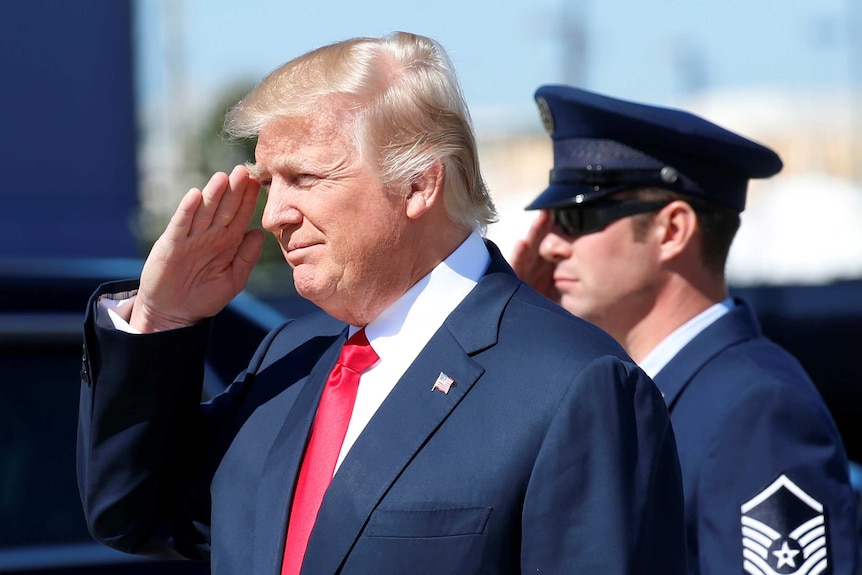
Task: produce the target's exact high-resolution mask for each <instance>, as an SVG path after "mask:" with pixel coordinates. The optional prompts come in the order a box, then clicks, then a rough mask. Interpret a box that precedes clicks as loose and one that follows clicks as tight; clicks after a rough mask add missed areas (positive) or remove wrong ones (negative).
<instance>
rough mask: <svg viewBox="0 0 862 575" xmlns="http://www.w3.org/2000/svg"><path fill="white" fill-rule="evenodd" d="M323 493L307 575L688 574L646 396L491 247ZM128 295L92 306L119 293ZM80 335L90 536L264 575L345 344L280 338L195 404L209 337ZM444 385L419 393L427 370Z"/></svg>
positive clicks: (334, 324) (284, 330) (675, 469)
mask: <svg viewBox="0 0 862 575" xmlns="http://www.w3.org/2000/svg"><path fill="white" fill-rule="evenodd" d="M489 250H490V251H491V252H492V263H491V266H490V268H489V270H488V271H487V273H486V274H485V276H484V277H483V278H482V279H481V281H480V282H479V283H478V285H477V286H476V287H475V289H474V290H473V291H472V292H471V293H470V294H469V295H468V296H467V298H466V299H465V300H464V301H463V302H462V303H461V305H460V306H459V307H458V308H457V309H456V310H455V311H453V313H452V314H450V316H449V317H448V318H447V319H446V321H445V323H444V325H443V326H442V327H441V328H440V330H439V331H438V332H437V333H436V334H435V335H434V337H433V338H432V340H431V341H430V342H429V344H428V345H427V346H426V348H425V349H424V350H423V351H422V352H421V353H420V355H419V356H418V357H417V359H416V360H415V362H414V363H413V364H412V365H411V366H410V368H409V369H408V371H407V372H406V373H405V374H404V376H403V377H402V378H401V379H400V380H399V382H398V383H397V385H396V386H395V388H394V389H393V391H392V392H391V394H390V395H389V396H388V397H387V398H386V400H385V401H384V402H383V404H382V405H381V406H380V408H379V410H378V411H377V412H376V414H375V415H374V416H373V418H372V419H371V421H370V422H369V423H368V425H367V427H366V428H365V430H364V431H363V432H362V434H361V435H360V436H359V438H358V439H357V441H356V443H355V444H354V445H353V447H352V449H351V450H350V452H349V453H348V455H347V457H346V458H345V460H344V462H343V463H342V465H341V467H340V468H339V470H338V473H337V474H336V475H335V477H334V479H333V481H332V483H331V485H330V486H329V489H328V491H327V492H326V495H325V498H324V500H323V503H322V506H321V509H320V513H319V515H318V519H317V523H316V524H315V527H314V530H313V531H312V533H311V537H310V540H309V543H308V550H307V553H306V557H305V561H304V564H303V571H302V572H303V573H305V574H333V573H361V574H369V573H373V574H375V575H381V574H387V573H392V574H395V573H399V574H403V573H411V574H417V573H429V574H431V573H434V574H438V575H439V574H447V573H452V574H469V573H493V574H506V573H553V574H559V573H589V574H595V573H603V574H623V573H627V574H628V573H643V574H659V573H660V574H670V575H673V574H680V573H684V571H685V565H684V561H685V541H684V537H685V533H684V515H683V509H682V504H683V501H682V485H681V477H680V471H679V462H678V458H677V454H676V448H675V443H674V436H673V432H672V428H671V426H670V421H669V417H668V414H667V410H666V407H665V405H664V403H663V401H662V398H661V395H660V393H659V392H658V390H657V388H656V387H655V386H654V384H653V383H652V382H651V381H650V380H649V379H648V378H647V377H646V375H645V374H643V372H642V371H641V370H640V369H639V368H638V367H637V366H635V365H634V364H633V363H632V362H631V360H630V359H629V358H628V357H627V356H626V354H625V353H624V352H623V351H622V349H621V348H620V347H619V346H618V345H617V344H616V343H615V342H613V341H612V339H611V338H610V337H609V336H608V335H607V334H605V333H604V332H602V331H600V330H599V329H597V328H595V327H593V326H591V325H590V324H587V323H586V322H583V321H581V320H579V319H576V318H574V317H573V316H571V315H570V314H568V313H567V312H565V311H564V310H562V309H561V308H559V307H557V306H556V305H553V304H552V303H550V302H549V301H548V300H546V299H545V298H543V297H541V296H540V295H539V294H537V293H536V292H534V291H533V290H532V289H530V288H529V287H527V286H526V285H525V284H524V283H522V282H520V281H519V280H518V279H517V278H516V277H515V275H514V274H513V272H512V271H511V269H510V268H509V267H508V265H507V264H506V263H505V261H504V260H503V258H502V257H501V256H500V255H499V252H497V251H496V248H494V247H493V246H491V245H490V244H489ZM133 285H134V284H128V283H127V284H114V285H108V286H103V288H101V289H100V292H99V293H112V292H119V291H123V290H125V289H128V288H130V287H133ZM92 307H93V304H92V303H91V305H90V308H91V309H90V311H89V312H88V315H89V317H88V318H87V320H86V323H85V338H86V353H85V361H86V367H87V368H88V370H89V373H90V374H91V377H90V378H88V379H89V382H87V381H85V382H84V383H83V384H82V392H81V410H80V425H79V458H78V475H79V484H80V489H81V497H82V501H83V505H84V509H85V512H86V516H87V519H88V524H89V526H90V529H91V531H92V533H93V534H94V536H95V537H96V538H97V539H99V540H101V541H103V542H105V543H106V544H108V545H111V546H113V547H115V548H118V549H122V550H125V551H128V552H133V553H143V554H147V555H152V556H156V557H177V556H179V557H189V558H197V559H205V558H208V557H210V558H211V563H212V569H213V572H214V573H226V574H227V573H231V574H238V573H242V574H249V573H265V574H271V575H277V574H278V573H279V569H280V564H281V559H282V553H283V550H284V538H285V531H286V525H287V521H288V511H289V508H290V502H291V497H292V493H293V489H294V485H295V480H296V476H297V472H298V469H299V465H300V460H301V458H302V455H303V451H304V449H305V444H306V440H307V437H308V435H309V431H310V428H311V424H312V419H313V416H314V412H315V409H316V407H317V404H318V400H319V398H320V395H321V392H322V387H323V384H324V382H325V380H326V378H327V375H328V372H329V371H330V369H331V367H332V366H333V364H334V362H335V359H336V357H337V355H338V353H339V348H340V347H341V345H342V343H343V341H344V338H345V334H346V326H345V324H343V323H341V322H339V321H336V320H334V319H333V318H331V317H329V316H326V315H324V314H313V315H309V316H304V317H302V318H300V319H297V320H295V321H291V322H289V323H287V324H286V325H284V326H282V327H281V328H279V329H277V330H275V331H274V332H273V333H271V334H269V336H268V337H267V338H266V339H265V341H264V342H263V343H262V344H261V346H260V348H259V350H258V352H257V354H256V355H255V357H254V358H253V360H252V361H251V364H250V365H249V367H248V369H247V370H246V371H245V372H244V373H243V374H241V375H240V376H239V377H238V378H237V379H236V381H235V382H234V383H233V384H232V385H231V386H230V388H229V389H228V390H227V391H226V392H225V393H224V394H222V395H220V396H218V397H216V398H215V399H213V400H212V401H210V402H208V403H205V404H203V405H201V404H200V401H199V397H200V393H201V377H202V370H203V367H202V366H203V353H204V349H205V340H206V327H205V326H194V327H190V328H185V329H180V330H174V331H169V332H164V333H157V334H148V335H129V334H126V333H121V332H118V331H113V330H104V329H101V328H98V327H97V326H96V325H95V324H94V322H93V318H92V314H93V310H92ZM441 371H442V372H445V373H446V374H448V375H449V376H450V377H452V378H453V379H454V380H455V385H454V386H453V387H452V388H451V390H450V391H449V393H448V394H443V393H441V392H440V391H432V386H433V384H434V382H435V381H436V379H437V377H438V375H439V373H440V372H441Z"/></svg>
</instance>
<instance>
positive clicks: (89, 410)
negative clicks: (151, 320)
mask: <svg viewBox="0 0 862 575" xmlns="http://www.w3.org/2000/svg"><path fill="white" fill-rule="evenodd" d="M129 287H130V285H129V284H114V285H112V286H110V287H107V288H106V287H105V286H103V288H104V290H105V291H102V292H101V293H108V292H118V291H123V290H124V289H128V288H129ZM131 287H134V286H131ZM97 297H98V294H97V295H96V296H94V298H93V299H92V300H91V302H90V307H89V310H88V313H87V317H86V320H85V344H84V362H85V375H86V377H84V378H83V380H82V384H81V396H80V406H79V422H78V464H77V471H78V485H79V490H80V495H81V500H82V503H83V506H84V512H85V515H86V519H87V523H88V527H89V529H90V532H91V533H92V535H93V536H94V537H95V538H96V539H97V540H99V541H101V542H103V543H105V544H106V545H109V546H111V547H114V548H116V549H120V550H122V551H126V552H130V553H137V554H142V555H149V556H154V557H162V558H177V557H187V558H195V559H205V558H206V557H207V556H208V554H209V548H208V527H207V525H208V523H209V500H208V493H209V491H208V489H207V488H205V487H204V486H203V485H202V482H206V481H207V478H206V477H203V476H202V474H201V470H203V469H205V468H206V462H205V461H204V458H205V457H206V455H205V454H206V453H207V449H206V448H205V447H204V446H203V445H201V438H202V437H203V435H202V434H203V433H204V432H203V428H204V427H205V422H204V421H203V417H202V414H201V411H200V401H201V391H202V384H203V373H204V357H205V348H206V341H207V336H208V324H207V323H202V324H200V325H196V326H193V327H189V328H185V329H178V330H172V331H167V332H162V333H157V334H147V335H133V334H128V333H124V332H121V331H117V330H113V329H105V328H101V327H98V326H97V325H96V323H95V322H94V318H93V315H94V305H95V300H96V298H97ZM201 487H203V488H201Z"/></svg>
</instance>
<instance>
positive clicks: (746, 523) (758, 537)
mask: <svg viewBox="0 0 862 575" xmlns="http://www.w3.org/2000/svg"><path fill="white" fill-rule="evenodd" d="M741 509H742V558H743V559H742V560H743V569H744V571H745V572H746V573H750V574H751V575H815V574H817V575H828V574H829V573H831V572H832V568H831V565H830V562H829V551H828V549H829V547H828V545H827V533H826V513H825V511H824V509H823V505H822V504H821V503H820V502H819V501H817V500H816V499H814V498H813V497H811V496H810V495H808V494H807V493H805V492H804V491H803V490H802V489H800V488H799V486H798V485H796V484H795V483H793V482H792V481H791V480H790V479H789V478H788V477H787V476H786V475H781V476H780V477H779V478H778V479H776V480H775V481H773V482H772V483H771V484H770V485H769V486H768V487H767V488H766V489H764V490H763V491H761V492H760V493H758V494H757V495H755V496H754V497H753V498H752V499H750V500H749V501H747V502H745V503H744V504H743V505H742V508H741Z"/></svg>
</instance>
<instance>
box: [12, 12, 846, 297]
mask: <svg viewBox="0 0 862 575" xmlns="http://www.w3.org/2000/svg"><path fill="white" fill-rule="evenodd" d="M4 9H5V17H4V18H3V22H2V23H0V32H2V34H0V47H2V51H0V72H2V74H3V78H4V82H3V85H4V87H3V88H2V89H0V109H2V110H3V112H2V113H3V116H4V126H5V130H4V133H5V138H4V139H3V143H2V144H0V145H2V149H3V153H2V154H0V166H2V167H3V168H4V170H3V173H4V177H3V178H2V179H0V239H2V241H0V256H22V257H23V256H60V257H68V256H87V257H92V256H142V255H145V254H146V253H147V251H148V249H149V246H150V245H151V243H152V241H153V239H154V237H156V235H157V234H158V232H159V231H160V230H161V229H162V227H163V226H164V223H165V222H166V221H167V218H168V216H169V214H170V213H171V212H172V211H173V209H174V207H175V205H176V204H177V202H178V200H179V198H180V197H181V196H182V194H183V193H184V192H185V191H186V190H187V189H188V188H189V187H193V186H195V187H197V186H201V185H203V184H204V183H205V182H206V180H207V179H208V177H209V175H210V174H211V173H212V172H213V171H214V170H230V168H231V167H232V166H233V165H234V164H235V163H237V162H241V161H244V160H246V159H248V158H249V157H250V156H251V154H252V153H253V145H245V146H241V145H237V144H230V143H228V142H225V141H223V140H222V139H221V138H220V135H219V134H220V128H221V120H222V118H223V115H224V112H225V110H226V109H227V108H228V107H229V106H230V105H232V104H233V103H235V102H236V101H238V100H239V98H240V97H241V96H242V95H243V94H245V93H246V92H247V91H248V90H249V89H250V88H251V87H253V86H254V84H255V83H256V82H257V81H259V80H260V79H261V78H262V77H263V76H264V75H265V74H266V73H268V72H269V71H271V70H272V69H274V68H276V67H277V66H279V65H280V64H282V63H283V62H285V61H287V60H289V59H291V58H293V57H295V56H298V55H300V54H302V53H304V52H306V51H308V50H311V49H314V48H316V47H318V46H320V45H323V44H325V43H329V42H332V41H335V40H339V39H344V38H347V37H352V36H359V35H372V36H378V35H382V34H385V33H387V32H390V31H393V30H407V31H413V32H417V33H422V34H426V35H429V36H432V37H434V38H435V39H437V40H439V41H440V42H441V43H442V44H443V45H444V47H445V48H446V49H447V50H448V51H449V52H450V55H451V56H452V59H453V61H454V64H455V66H456V68H457V70H458V71H459V73H460V76H461V80H462V83H463V88H464V91H465V94H466V97H467V101H468V104H469V105H470V107H471V110H472V113H473V117H474V118H473V119H474V122H475V126H476V130H477V133H478V137H479V141H480V152H481V154H482V160H483V166H484V173H485V177H486V179H487V181H488V183H489V185H490V188H491V190H492V193H493V194H494V197H495V198H496V201H497V203H498V207H499V208H500V212H501V219H500V222H499V223H498V224H496V225H494V226H492V228H491V230H490V232H489V235H490V237H491V238H492V239H494V240H495V241H497V242H498V243H499V244H500V245H501V247H502V248H503V252H504V253H509V250H510V246H511V244H512V242H513V241H514V239H515V238H516V237H519V236H520V235H521V234H522V233H523V232H524V230H525V229H526V226H527V225H528V222H529V219H530V218H531V215H530V214H528V213H525V212H524V211H523V209H522V208H523V206H524V205H526V203H527V202H528V201H529V200H530V199H531V198H532V196H534V195H535V194H536V193H538V192H539V191H540V190H541V189H542V188H543V187H544V185H545V183H546V181H547V172H548V169H549V168H550V165H551V147H550V139H549V138H548V137H547V135H546V134H544V132H543V131H542V127H541V123H540V121H539V117H538V113H537V111H536V107H535V104H534V102H533V92H534V91H535V89H536V88H537V87H538V86H539V85H541V84H545V83H569V84H573V85H576V86H580V87H583V88H587V89H591V90H595V91H599V92H603V93H605V94H607V95H611V96H617V97H621V98H626V99H632V100H638V101H643V102H647V103H652V104H658V105H665V106H671V107H682V108H685V109H689V110H691V111H694V112H696V113H699V114H701V115H703V116H705V117H707V118H708V119H710V120H712V121H714V122H716V123H718V124H720V125H722V126H724V127H727V128H729V129H731V130H734V131H737V132H740V133H742V134H744V135H746V136H749V137H751V138H753V139H755V140H758V141H761V142H763V143H765V144H767V145H769V146H771V147H773V148H775V149H776V151H778V153H779V154H780V155H781V156H782V158H783V159H784V162H785V168H784V170H783V172H782V173H781V174H780V175H778V176H777V177H775V178H773V179H770V180H766V181H755V182H753V183H752V186H751V192H750V197H749V202H748V209H747V210H746V211H745V213H744V214H743V222H744V225H743V227H742V230H741V232H740V235H739V237H738V239H737V241H736V243H735V246H734V249H733V251H732V254H731V261H730V264H729V269H728V273H729V276H730V279H731V281H732V282H733V283H734V284H737V285H751V284H786V283H805V284H811V283H823V282H830V281H835V280H842V279H847V278H858V277H860V276H862V227H860V226H859V225H858V223H859V222H860V221H862V191H860V190H862V138H860V136H862V105H860V104H862V4H860V3H859V2H856V1H855V0H822V1H820V2H810V1H807V0H806V1H803V0H761V1H759V2H750V1H747V0H723V1H722V2H701V3H697V6H695V5H693V4H692V3H690V2H685V1H683V0H641V1H639V2H633V1H630V0H603V1H602V2H598V1H597V0H509V1H507V2H499V1H497V0H475V1H472V2H460V1H456V0H437V1H436V2H434V3H409V2H405V3H400V4H399V3H394V4H393V3H392V2H390V1H389V0H365V1H364V2H348V1H346V0H318V1H316V2H290V1H286V0H245V1H244V2H242V3H239V2H232V1H230V0H76V1H70V2H60V1H55V0H29V1H27V2H11V1H9V2H5V3H4ZM265 261H266V262H279V256H278V254H277V251H276V250H275V247H274V245H268V249H267V257H266V260H265ZM278 267H280V268H283V267H285V266H282V265H280V262H279V265H278ZM267 269H268V268H267V266H265V265H263V266H260V270H261V273H260V274H256V275H255V278H254V280H253V282H252V285H251V288H252V289H253V290H256V291H260V292H268V291H272V290H275V291H278V290H281V289H288V290H289V289H290V288H289V284H290V281H289V278H287V281H285V280H284V278H281V277H279V278H276V279H271V278H270V279H267V278H268V277H269V275H270V274H269V273H268V272H267ZM264 272H266V273H264ZM284 284H287V285H284Z"/></svg>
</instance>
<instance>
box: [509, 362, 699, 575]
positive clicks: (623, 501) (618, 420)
mask: <svg viewBox="0 0 862 575" xmlns="http://www.w3.org/2000/svg"><path fill="white" fill-rule="evenodd" d="M682 506H683V503H682V483H681V476H680V469H679V461H678V458H677V452H676V445H675V440H674V435H673V431H672V429H671V426H670V422H669V419H668V415H667V411H666V408H665V405H664V402H663V400H662V398H661V396H660V394H659V393H658V391H657V390H656V389H655V386H654V385H653V384H652V382H651V381H650V380H649V379H648V378H647V376H646V375H645V374H644V373H643V372H642V371H641V370H640V369H639V368H637V367H635V366H634V365H633V364H631V363H628V362H620V361H617V360H613V361H612V360H610V358H607V357H606V358H603V359H599V360H596V361H594V362H593V363H592V364H591V365H589V366H588V367H587V368H586V369H585V370H583V372H581V373H580V374H579V375H578V377H577V380H576V381H575V382H574V385H573V386H572V387H571V388H570V390H569V393H568V394H567V396H566V397H565V398H564V400H563V401H562V402H561V404H560V405H559V409H558V411H557V414H556V416H555V417H554V420H553V422H552V424H551V426H550V428H549V430H548V433H547V436H546V438H545V440H544V442H543V445H542V447H541V450H540V453H539V456H538V458H537V461H536V464H535V469H534V471H533V473H532V477H531V480H530V484H529V488H528V490H527V493H526V498H525V502H524V523H523V530H524V533H523V544H522V545H523V548H522V569H521V571H522V572H523V573H568V572H573V571H572V569H574V568H575V567H577V572H579V573H605V574H620V575H622V574H636V573H643V574H645V575H646V574H653V573H664V574H670V573H684V572H685V555H684V549H685V533H684V527H683V523H684V521H683V508H682Z"/></svg>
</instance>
